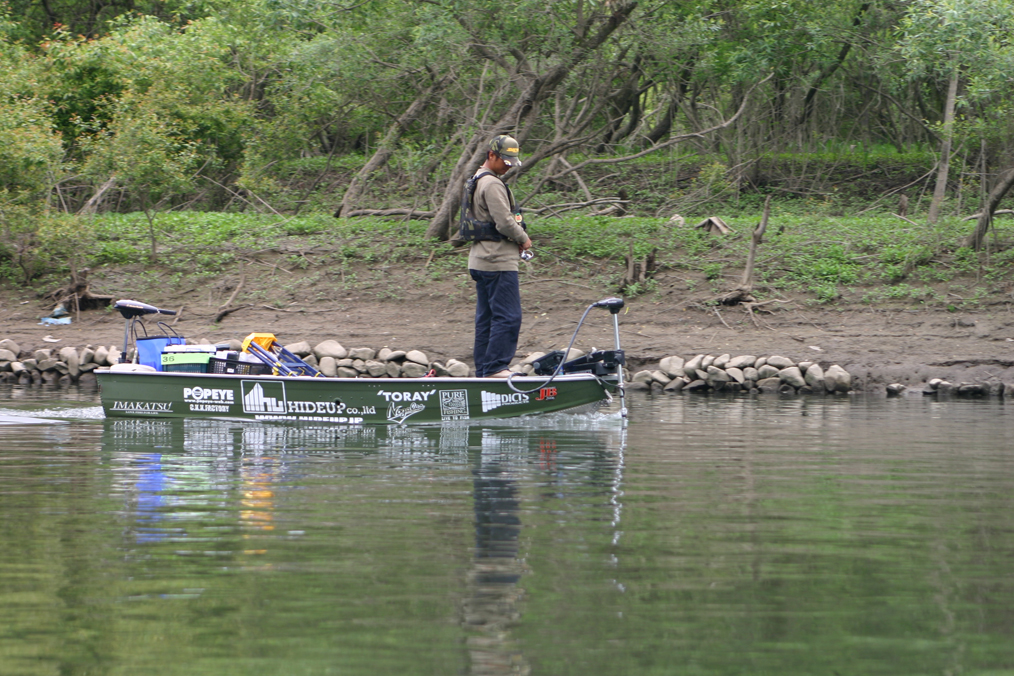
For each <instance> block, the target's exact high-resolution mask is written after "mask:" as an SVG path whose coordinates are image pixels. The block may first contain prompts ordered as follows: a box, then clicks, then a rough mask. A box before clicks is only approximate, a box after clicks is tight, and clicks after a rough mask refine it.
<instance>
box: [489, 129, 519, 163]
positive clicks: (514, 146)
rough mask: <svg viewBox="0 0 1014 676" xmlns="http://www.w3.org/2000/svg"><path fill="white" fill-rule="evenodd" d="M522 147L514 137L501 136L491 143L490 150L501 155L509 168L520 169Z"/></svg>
mask: <svg viewBox="0 0 1014 676" xmlns="http://www.w3.org/2000/svg"><path fill="white" fill-rule="evenodd" d="M520 145H521V144H519V143H518V142H517V139H515V138H514V137H513V136H507V135H506V134H501V135H500V136H496V137H494V138H493V140H492V141H490V142H489V149H490V150H492V151H493V152H494V153H496V154H497V155H499V156H500V158H501V159H502V160H503V161H504V164H506V165H507V166H508V167H520V166H521V158H520V157H518V153H519V152H520V150H521V148H520Z"/></svg>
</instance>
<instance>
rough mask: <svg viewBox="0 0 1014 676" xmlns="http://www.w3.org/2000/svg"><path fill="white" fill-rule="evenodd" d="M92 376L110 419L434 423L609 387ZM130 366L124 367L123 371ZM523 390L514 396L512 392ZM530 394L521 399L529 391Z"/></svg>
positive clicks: (505, 413)
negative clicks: (100, 390)
mask: <svg viewBox="0 0 1014 676" xmlns="http://www.w3.org/2000/svg"><path fill="white" fill-rule="evenodd" d="M130 366H133V365H128V364H119V365H117V366H114V367H112V368H110V369H108V370H100V371H96V375H97V376H98V380H99V386H100V387H101V388H102V392H101V397H102V408H103V409H104V410H105V414H106V416H107V417H109V418H118V417H127V418H179V417H187V418H220V419H221V418H232V419H245V420H272V421H293V422H318V423H319V422H324V423H338V424H355V425H359V424H361V425H371V424H391V423H394V424H402V423H406V424H409V423H440V422H443V421H452V420H484V419H490V418H509V417H515V416H520V415H531V414H538V413H551V412H554V411H563V410H568V409H590V408H594V407H597V406H598V405H600V404H602V403H605V402H608V401H610V400H611V399H612V397H611V395H610V393H609V390H610V389H615V385H614V384H612V383H610V382H609V381H608V380H606V379H605V378H602V377H599V376H595V375H592V374H569V375H568V374H563V375H559V376H557V377H556V378H555V379H554V380H553V381H552V382H551V383H549V384H548V385H545V386H542V385H544V384H545V383H546V381H547V380H548V378H546V377H542V376H518V377H515V378H512V379H511V382H510V383H508V382H507V380H506V379H500V378H312V377H306V376H297V377H287V376H241V375H218V374H195V373H164V372H150V371H146V370H145V371H136V370H131V369H130V368H129V367H130ZM124 367H128V368H124ZM511 385H513V386H514V388H516V389H518V390H521V392H516V391H514V390H513V389H512V388H511ZM533 389H534V391H533V392H529V393H525V392H526V391H527V390H533Z"/></svg>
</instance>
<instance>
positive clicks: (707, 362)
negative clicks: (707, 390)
mask: <svg viewBox="0 0 1014 676" xmlns="http://www.w3.org/2000/svg"><path fill="white" fill-rule="evenodd" d="M714 363H715V357H714V355H710V354H708V355H705V356H704V359H702V360H701V365H700V366H698V367H697V368H698V369H704V370H707V368H708V367H709V366H711V365H712V364H714Z"/></svg>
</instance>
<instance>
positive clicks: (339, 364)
mask: <svg viewBox="0 0 1014 676" xmlns="http://www.w3.org/2000/svg"><path fill="white" fill-rule="evenodd" d="M352 361H353V360H352V359H349V358H348V357H345V359H335V360H334V364H335V366H337V367H338V368H341V367H343V366H344V367H346V368H352Z"/></svg>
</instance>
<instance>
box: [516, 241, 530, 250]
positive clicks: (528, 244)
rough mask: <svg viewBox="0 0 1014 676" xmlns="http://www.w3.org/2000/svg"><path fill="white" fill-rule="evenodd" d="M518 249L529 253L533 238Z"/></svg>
mask: <svg viewBox="0 0 1014 676" xmlns="http://www.w3.org/2000/svg"><path fill="white" fill-rule="evenodd" d="M518 248H519V249H521V251H528V250H529V249H531V248H532V240H531V238H529V239H526V240H525V243H524V244H519V245H518Z"/></svg>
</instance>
